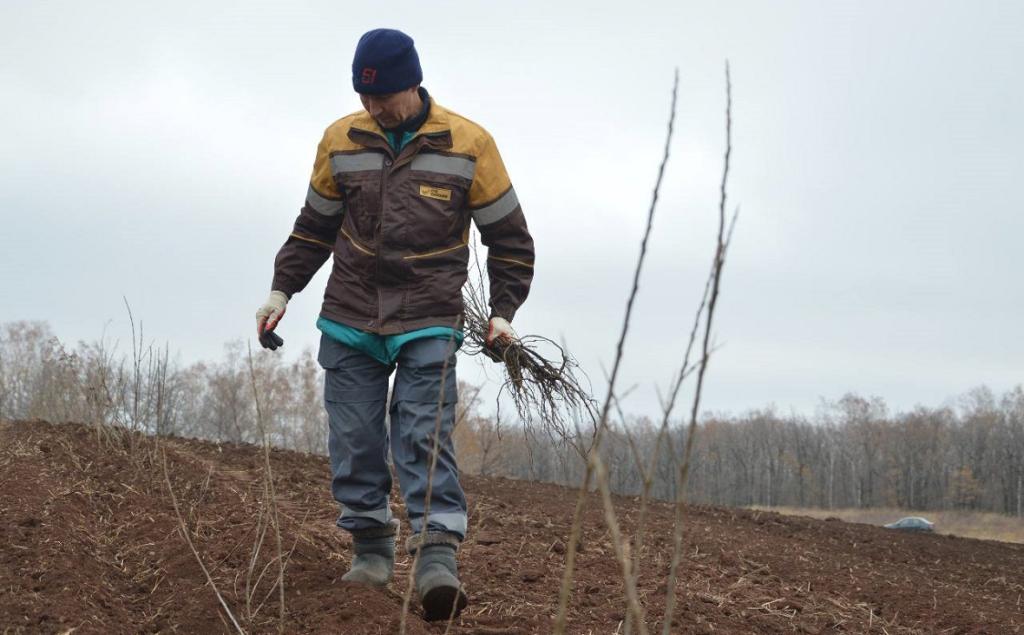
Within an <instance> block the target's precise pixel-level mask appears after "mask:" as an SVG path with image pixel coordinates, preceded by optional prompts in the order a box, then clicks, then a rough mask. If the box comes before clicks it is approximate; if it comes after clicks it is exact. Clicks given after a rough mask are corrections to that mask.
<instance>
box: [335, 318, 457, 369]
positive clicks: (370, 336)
mask: <svg viewBox="0 0 1024 635" xmlns="http://www.w3.org/2000/svg"><path fill="white" fill-rule="evenodd" d="M316 327H317V328H318V329H320V331H321V332H322V333H324V334H325V335H327V336H328V337H330V338H332V339H334V340H337V341H339V342H341V343H342V344H344V345H345V346H348V347H350V348H354V349H356V350H357V351H360V352H362V353H366V354H367V355H369V356H370V357H372V358H374V359H375V360H377V361H378V362H380V363H381V364H385V365H387V366H390V365H392V364H394V363H395V360H396V359H398V353H399V352H401V350H402V346H404V345H405V344H406V343H408V342H411V341H413V340H418V339H422V338H426V337H431V338H435V339H442V340H452V341H453V343H454V349H455V350H458V348H459V347H460V346H462V340H463V339H465V335H463V333H462V331H461V330H458V329H453V328H451V327H449V326H428V327H427V328H425V329H416V330H415V331H409V332H408V333H399V334H398V335H377V334H376V333H367V332H366V331H360V330H359V329H357V328H352V327H351V326H348V325H347V324H340V323H338V322H335V321H333V320H328V319H327V318H325V317H321V318H320V319H318V320H317V321H316Z"/></svg>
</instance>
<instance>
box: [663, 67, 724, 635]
mask: <svg viewBox="0 0 1024 635" xmlns="http://www.w3.org/2000/svg"><path fill="white" fill-rule="evenodd" d="M731 154H732V79H731V77H730V75H729V62H728V61H727V62H726V63H725V159H724V165H723V168H722V182H721V186H720V188H719V203H718V245H717V248H716V249H715V256H714V263H713V265H712V272H713V274H714V277H713V278H712V285H711V294H710V296H708V306H707V318H706V319H705V320H704V333H703V343H702V355H701V360H700V364H699V366H698V369H697V387H696V389H695V390H694V395H693V404H692V406H691V408H690V422H689V426H688V428H687V433H686V445H685V448H684V455H683V463H682V466H681V467H680V468H679V487H678V489H677V491H676V502H675V524H674V526H673V547H672V564H671V567H670V569H669V576H668V588H667V592H668V597H667V598H666V600H665V622H664V625H663V629H662V633H663V635H669V634H670V632H671V628H672V613H673V612H674V610H675V602H676V576H677V573H678V569H679V560H680V558H681V557H682V551H683V515H684V509H683V508H684V503H685V501H686V481H687V478H688V477H689V473H690V456H691V454H692V450H693V440H694V437H695V435H696V430H697V413H698V411H699V409H700V398H701V392H702V390H703V388H704V376H705V373H706V371H707V368H708V353H709V350H710V348H711V327H712V324H713V322H714V317H715V307H716V306H717V304H718V294H719V289H720V286H721V279H722V266H723V265H724V264H725V254H726V249H727V246H728V238H727V234H731V232H732V225H731V224H730V226H729V229H728V232H727V229H726V221H725V204H726V184H727V182H728V179H729V158H730V156H731ZM734 220H735V217H734Z"/></svg>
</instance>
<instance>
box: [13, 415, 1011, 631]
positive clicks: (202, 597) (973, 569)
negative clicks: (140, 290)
mask: <svg viewBox="0 0 1024 635" xmlns="http://www.w3.org/2000/svg"><path fill="white" fill-rule="evenodd" d="M162 445H163V447H164V448H165V450H166V457H167V462H168V466H169V468H170V474H171V482H172V486H173V488H174V491H175V494H176V496H177V499H178V501H179V503H180V506H181V509H182V512H183V514H184V515H185V517H186V523H187V525H188V530H189V532H190V534H191V536H192V538H193V541H194V544H195V545H196V548H197V550H198V551H199V553H200V555H201V557H202V558H203V561H204V563H205V564H206V567H207V568H208V569H209V570H210V572H211V575H212V577H213V579H214V581H215V583H216V585H217V588H218V589H219V590H220V592H221V594H222V595H223V597H224V601H225V602H226V604H227V605H228V606H229V607H230V608H231V610H232V612H233V613H234V614H235V615H236V616H237V617H238V619H239V622H240V623H241V625H242V627H243V628H244V629H245V630H246V632H276V631H277V616H278V611H279V608H280V607H279V604H278V600H277V591H276V590H275V589H274V588H273V582H274V579H275V576H276V571H277V561H276V560H275V559H274V558H275V557H276V547H275V540H274V538H273V534H272V532H266V533H264V532H263V531H262V529H261V527H264V526H265V524H262V523H261V519H262V518H265V517H266V516H265V515H264V514H263V512H262V510H263V508H262V507H261V501H264V500H266V499H265V497H264V496H263V482H262V465H263V458H262V454H261V451H260V450H259V449H258V448H253V447H250V446H234V445H225V444H221V445H218V444H213V443H205V442H199V441H192V440H185V439H168V440H166V441H164V442H162ZM160 456H161V454H160V452H158V450H157V446H156V444H155V442H154V440H153V439H150V438H145V437H118V438H115V437H113V436H111V435H110V434H109V433H108V434H100V433H98V432H97V430H96V429H94V428H89V427H85V426H79V425H72V424H63V425H52V424H47V423H42V422H18V423H0V521H2V522H0V633H8V632H11V633H18V632H31V633H35V632H46V633H65V632H68V631H69V630H71V629H74V630H73V631H72V632H74V633H121V632H125V633H129V632H131V633H134V632H186V633H208V632H228V631H229V630H231V627H230V623H229V622H227V621H226V619H227V618H226V614H225V612H224V611H223V609H222V608H221V607H220V603H219V601H218V599H217V596H216V595H215V594H214V591H213V589H212V588H211V587H210V585H209V584H208V583H207V581H206V578H205V577H204V575H203V572H202V570H201V569H200V568H199V565H198V564H197V562H196V559H195V556H194V555H193V554H192V552H191V551H190V549H189V546H188V544H187V543H186V542H185V541H184V539H183V537H182V534H181V532H180V531H179V530H178V520H177V517H176V516H175V513H174V508H173V506H172V504H171V499H170V496H169V495H168V489H167V486H166V484H165V482H164V478H163V471H162V468H161V460H160ZM272 463H273V469H274V473H275V485H276V489H277V493H278V501H279V507H280V513H281V518H282V522H281V526H282V532H281V533H282V536H281V537H282V543H283V545H284V551H285V552H287V553H286V555H287V556H288V560H287V573H286V603H285V604H286V609H287V618H286V619H287V623H286V625H285V629H284V630H285V632H288V633H301V632H318V633H319V632H324V633H327V632H331V633H357V634H362V633H394V632H397V631H398V625H399V619H400V618H399V616H400V614H401V605H402V594H403V592H404V589H405V581H406V578H405V575H406V574H407V572H408V565H409V562H408V558H407V557H405V556H404V555H402V556H400V558H399V563H398V567H397V568H398V576H397V577H396V581H395V582H394V583H393V585H392V586H391V587H389V588H387V589H381V590H368V589H361V588H356V587H351V586H349V585H346V584H343V583H341V582H340V580H339V578H340V576H341V574H342V573H344V571H345V570H346V568H347V563H348V560H349V558H350V543H349V541H348V539H347V537H346V535H345V534H344V532H341V531H339V530H337V529H335V528H334V526H333V521H334V518H335V515H336V511H337V510H336V507H335V505H334V502H333V501H332V500H331V498H330V495H329V490H328V486H327V485H328V468H327V462H326V460H325V459H324V458H323V457H316V456H308V455H302V454H297V453H292V452H285V451H274V452H273V455H272ZM465 485H466V489H467V493H468V496H469V500H470V531H471V533H470V537H469V539H468V540H467V542H466V543H465V545H464V546H463V549H462V552H461V568H462V572H463V579H464V582H465V583H466V586H467V589H468V592H469V595H470V601H471V604H470V608H469V609H468V611H467V612H466V613H465V614H464V616H463V618H462V619H461V620H460V621H458V622H457V623H456V624H454V625H453V626H452V628H451V632H454V633H478V634H492V635H496V634H499V633H506V634H512V633H545V632H549V631H550V628H551V621H552V617H553V615H554V614H555V611H556V606H557V593H558V584H559V580H560V576H561V572H562V563H563V560H564V557H565V556H564V553H565V543H566V541H567V539H568V533H569V525H570V522H571V516H572V509H573V502H574V500H575V499H574V492H572V491H571V490H569V489H565V488H560V487H556V486H553V485H545V484H537V483H526V482H518V481H510V480H502V479H483V478H472V477H467V478H466V479H465ZM617 504H618V506H619V513H620V517H621V518H622V519H623V523H624V525H625V526H626V528H631V527H632V524H633V521H634V519H635V517H636V510H637V503H636V501H634V500H632V499H620V500H618V501H617ZM396 507H398V508H399V509H400V505H397V502H396ZM671 518H672V510H671V508H670V507H668V506H665V505H656V506H655V507H654V508H653V511H652V514H651V518H650V520H651V523H650V525H649V532H648V537H647V539H646V541H645V544H646V545H647V546H648V547H647V548H646V549H645V550H644V552H643V553H642V555H641V557H640V559H639V560H640V568H641V570H642V572H643V575H642V577H641V581H640V593H641V596H642V598H643V600H644V602H645V606H646V608H647V613H648V615H649V625H650V626H651V627H652V630H654V628H655V627H657V626H658V620H657V619H656V618H657V617H658V616H660V614H661V607H662V606H663V605H664V598H665V584H664V579H665V573H666V571H667V568H668V564H669V562H668V559H669V553H670V546H671ZM261 536H262V540H261ZM254 546H258V547H259V548H258V549H254ZM685 553H686V558H685V560H684V562H683V575H682V579H681V581H680V584H679V598H680V602H679V605H678V609H677V613H676V617H675V620H674V625H673V627H672V632H678V633H790V632H796V633H832V632H851V633H867V632H874V633H890V634H895V633H937V632H943V633H1024V604H1022V602H1024V600H1022V595H1024V545H1015V544H1007V543H1000V542H993V541H981V540H970V539H964V538H956V537H951V536H935V535H907V534H899V533H893V532H888V531H886V530H883V529H880V528H877V527H870V526H866V525H855V524H847V523H843V522H839V521H825V520H813V519H810V518H801V517H792V516H782V515H778V514H774V513H769V512H757V511H750V510H730V509H721V508H711V507H693V508H691V509H690V510H689V512H688V524H687V531H686V551H685ZM261 574H262V575H261ZM619 580H620V576H619V573H618V566H617V565H616V563H615V561H614V558H613V555H612V549H611V545H610V543H609V537H608V534H607V531H606V530H605V529H604V525H603V524H602V522H601V515H600V510H599V508H598V506H597V501H596V499H595V500H594V501H592V502H591V504H590V506H589V510H588V516H587V523H586V532H585V536H584V538H583V540H582V553H581V554H580V557H579V575H578V576H577V579H576V584H575V592H574V596H573V603H572V609H571V614H570V632H573V633H615V632H621V630H619V629H620V621H621V620H622V618H623V616H624V606H623V602H622V600H621V597H622V594H621V588H620V587H621V583H620V582H619ZM407 626H408V631H407V632H409V633H443V632H444V631H445V626H444V625H443V624H441V625H432V624H427V623H426V622H424V621H422V620H421V619H420V617H419V615H418V613H417V612H416V611H415V610H414V611H413V613H412V614H411V615H410V617H409V621H408V625H407ZM659 632H660V631H659Z"/></svg>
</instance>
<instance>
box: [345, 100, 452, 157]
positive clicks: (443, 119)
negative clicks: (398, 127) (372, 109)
mask: <svg viewBox="0 0 1024 635" xmlns="http://www.w3.org/2000/svg"><path fill="white" fill-rule="evenodd" d="M430 99H431V102H430V112H429V114H428V115H427V120H426V121H424V122H423V125H422V126H420V129H419V130H418V131H417V132H416V137H415V138H414V139H413V141H411V142H410V143H409V145H410V146H413V145H415V146H416V147H417V149H418V148H420V147H423V146H428V147H431V148H434V149H438V150H444V149H447V148H450V147H452V130H451V124H450V119H449V113H448V110H447V109H445V108H444V107H443V106H441V105H440V104H438V103H437V102H436V101H434V100H433V98H430ZM348 137H349V139H351V140H352V141H355V142H356V143H358V144H360V145H363V146H366V147H372V148H384V149H385V150H389V151H390V149H391V146H390V145H389V144H388V142H387V139H385V137H384V130H383V129H381V127H380V125H379V124H378V123H377V121H376V120H375V119H374V118H373V117H371V116H370V113H368V112H366V111H365V110H363V111H361V112H360V113H358V114H357V115H356V116H355V118H353V119H352V124H351V125H350V127H349V131H348Z"/></svg>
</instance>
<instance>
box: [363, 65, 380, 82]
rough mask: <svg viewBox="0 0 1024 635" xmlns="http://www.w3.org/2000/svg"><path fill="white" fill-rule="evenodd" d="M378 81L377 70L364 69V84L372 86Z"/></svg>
mask: <svg viewBox="0 0 1024 635" xmlns="http://www.w3.org/2000/svg"><path fill="white" fill-rule="evenodd" d="M376 79H377V69H376V68H364V69H363V83H364V84H372V83H373V82H374V81H375V80H376Z"/></svg>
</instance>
